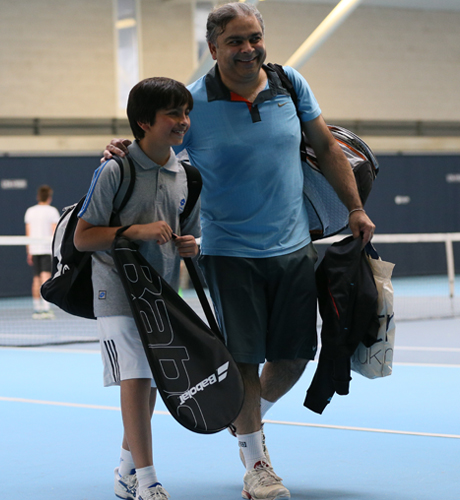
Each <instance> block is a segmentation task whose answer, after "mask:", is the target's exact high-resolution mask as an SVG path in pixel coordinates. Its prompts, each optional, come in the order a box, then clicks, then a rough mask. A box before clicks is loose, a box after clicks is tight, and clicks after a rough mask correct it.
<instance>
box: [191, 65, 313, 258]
mask: <svg viewBox="0 0 460 500" xmlns="http://www.w3.org/2000/svg"><path fill="white" fill-rule="evenodd" d="M264 69H265V70H266V72H267V75H268V82H267V87H266V89H265V90H263V91H262V92H261V93H260V94H259V96H258V97H257V98H256V100H255V101H254V103H253V104H252V108H251V110H250V109H249V107H248V105H247V103H246V102H241V101H232V100H231V99H232V97H231V95H230V92H229V90H228V89H227V88H226V87H225V86H224V85H223V83H222V81H221V79H220V76H219V73H218V69H216V66H215V67H214V68H213V69H212V70H211V71H210V72H209V73H208V74H207V75H206V76H204V77H203V78H200V79H199V80H197V81H196V82H195V83H193V84H192V85H190V86H189V90H190V92H191V93H192V95H193V99H194V106H193V110H192V112H191V114H190V119H191V127H190V130H189V131H188V132H187V134H186V136H185V138H184V143H183V147H185V148H186V149H187V153H188V155H189V157H190V161H191V163H192V165H195V166H196V167H197V168H198V169H199V170H200V172H201V175H202V177H203V191H202V194H201V209H202V212H201V214H202V215H201V221H202V239H201V251H202V253H203V254H205V255H225V256H235V257H272V256H276V255H283V254H287V253H291V252H294V251H296V250H298V249H300V248H302V247H303V246H305V245H307V244H308V243H309V242H310V241H311V240H310V232H309V226H308V216H307V211H306V208H305V204H304V198H303V192H302V189H303V173H302V167H301V162H300V153H299V146H300V138H301V128H300V121H299V117H298V115H297V111H296V108H295V105H294V103H293V102H292V100H291V98H290V95H289V93H288V91H287V90H285V89H284V88H283V86H282V85H281V82H280V81H279V78H278V76H277V75H276V73H275V72H274V71H273V70H271V69H269V68H267V67H266V66H264ZM285 71H286V72H287V74H288V76H289V79H290V80H291V81H292V83H293V84H294V86H295V89H296V92H297V95H298V100H299V110H300V112H301V117H302V121H309V120H313V119H314V118H316V117H318V116H319V115H320V114H321V110H320V108H319V106H318V103H317V101H316V99H315V97H314V96H313V93H312V91H311V89H310V87H309V85H308V83H307V82H306V81H305V79H304V78H303V77H302V76H301V75H300V74H299V73H298V72H297V71H295V70H293V69H292V68H289V67H286V68H285Z"/></svg>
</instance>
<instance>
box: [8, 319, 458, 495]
mask: <svg viewBox="0 0 460 500" xmlns="http://www.w3.org/2000/svg"><path fill="white" fill-rule="evenodd" d="M315 368H316V364H315V363H311V364H310V365H309V367H308V369H307V371H306V373H305V374H304V376H303V377H302V379H301V380H300V381H299V383H298V384H297V385H296V386H295V388H294V389H293V390H292V391H291V392H290V393H289V394H288V395H286V396H285V398H283V399H282V400H281V401H280V402H278V403H277V404H276V405H275V406H274V407H273V408H272V409H271V410H270V412H269V413H268V414H267V416H266V419H267V423H266V425H265V433H266V436H267V444H268V448H269V450H270V454H271V458H272V462H273V465H274V467H275V470H276V472H277V473H278V474H279V475H280V476H281V477H283V479H284V483H285V485H286V486H287V487H288V488H289V489H290V491H291V495H292V498H293V499H299V500H434V499H443V500H458V499H459V498H460V473H459V465H458V464H459V459H460V398H459V397H458V388H459V386H460V320H459V319H445V320H438V321H424V322H401V323H400V324H399V325H397V332H396V352H395V365H394V373H393V375H392V376H391V377H387V378H385V379H379V380H367V379H364V378H363V377H361V376H359V375H357V374H354V375H353V381H352V382H351V390H350V394H349V395H348V396H337V395H336V396H334V398H333V399H332V402H331V404H330V405H329V407H328V408H326V410H325V411H324V413H323V415H316V414H314V413H312V412H311V411H309V410H307V409H306V408H304V407H303V405H302V404H303V400H304V396H305V391H306V389H307V388H308V386H309V383H310V381H311V378H312V376H313V373H314V370H315ZM101 379H102V375H101V361H100V358H99V351H98V347H97V344H84V345H79V346H74V348H72V346H70V347H66V348H64V347H60V348H49V347H48V348H33V349H28V348H2V349H0V421H1V427H0V433H1V434H0V450H1V452H0V468H1V470H2V471H3V473H4V474H3V481H2V482H3V485H2V495H1V497H2V498H5V499H7V500H25V499H33V500H45V499H46V500H109V499H115V496H114V494H113V485H112V477H113V476H112V474H113V468H114V467H115V466H116V465H117V462H118V456H119V447H120V442H121V432H122V431H121V414H120V410H119V397H118V390H117V389H116V388H103V387H102V380H101ZM153 431H154V440H155V464H156V468H157V472H158V476H159V480H160V481H161V482H162V483H163V485H164V486H165V487H166V489H167V490H168V491H169V493H170V494H171V500H174V499H177V500H179V499H209V500H211V499H215V498H218V499H219V500H233V499H235V500H236V499H238V498H241V487H242V478H243V474H244V469H243V466H242V465H241V463H240V462H239V458H238V449H237V444H236V440H235V438H233V437H232V436H231V435H230V434H229V433H228V432H226V431H223V432H220V433H218V434H214V435H209V436H205V435H198V434H194V433H192V432H190V431H187V430H185V429H183V428H182V427H181V426H180V425H179V424H178V423H177V422H176V421H175V420H173V418H172V417H171V416H169V415H168V414H167V412H166V411H165V408H164V406H163V404H162V402H161V401H160V402H159V403H158V404H157V413H156V414H155V415H154V417H153Z"/></svg>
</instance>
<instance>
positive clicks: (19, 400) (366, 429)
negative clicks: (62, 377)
mask: <svg viewBox="0 0 460 500" xmlns="http://www.w3.org/2000/svg"><path fill="white" fill-rule="evenodd" d="M0 401H8V402H13V403H29V404H41V405H51V406H66V407H73V408H89V409H93V410H111V411H121V409H120V407H119V406H102V405H90V404H83V403H63V402H59V401H44V400H40V399H25V398H10V397H3V396H0ZM154 414H156V415H169V412H167V411H160V410H155V411H154ZM264 422H265V423H267V424H275V425H290V426H296V427H316V428H321V429H336V430H345V431H359V432H375V433H380V434H399V435H405V436H422V437H438V438H448V439H460V435H458V434H438V433H434V432H412V431H397V430H391V429H373V428H369V427H352V426H347V425H327V424H308V423H304V422H288V421H282V420H266V419H264Z"/></svg>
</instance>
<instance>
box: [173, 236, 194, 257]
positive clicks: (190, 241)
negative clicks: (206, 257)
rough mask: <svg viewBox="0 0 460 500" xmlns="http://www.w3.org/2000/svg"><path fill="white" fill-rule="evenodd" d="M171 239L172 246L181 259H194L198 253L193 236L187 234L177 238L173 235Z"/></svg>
mask: <svg viewBox="0 0 460 500" xmlns="http://www.w3.org/2000/svg"><path fill="white" fill-rule="evenodd" d="M173 237H174V244H175V245H176V248H177V250H178V251H179V255H180V256H181V257H195V255H196V254H197V253H198V245H197V244H196V240H195V237H194V236H191V235H189V234H188V235H186V236H177V235H176V234H175V235H173Z"/></svg>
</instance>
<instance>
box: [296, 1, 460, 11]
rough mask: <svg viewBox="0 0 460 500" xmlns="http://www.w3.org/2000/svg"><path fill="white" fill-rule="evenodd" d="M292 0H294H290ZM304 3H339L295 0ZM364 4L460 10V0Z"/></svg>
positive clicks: (371, 2)
mask: <svg viewBox="0 0 460 500" xmlns="http://www.w3.org/2000/svg"><path fill="white" fill-rule="evenodd" d="M288 1H292V0H288ZM294 1H299V2H302V3H312V4H328V5H337V4H338V0H294ZM361 5H363V6H378V7H391V8H395V7H396V8H397V7H399V8H401V9H423V10H452V11H460V0H363V1H362V3H361Z"/></svg>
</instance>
